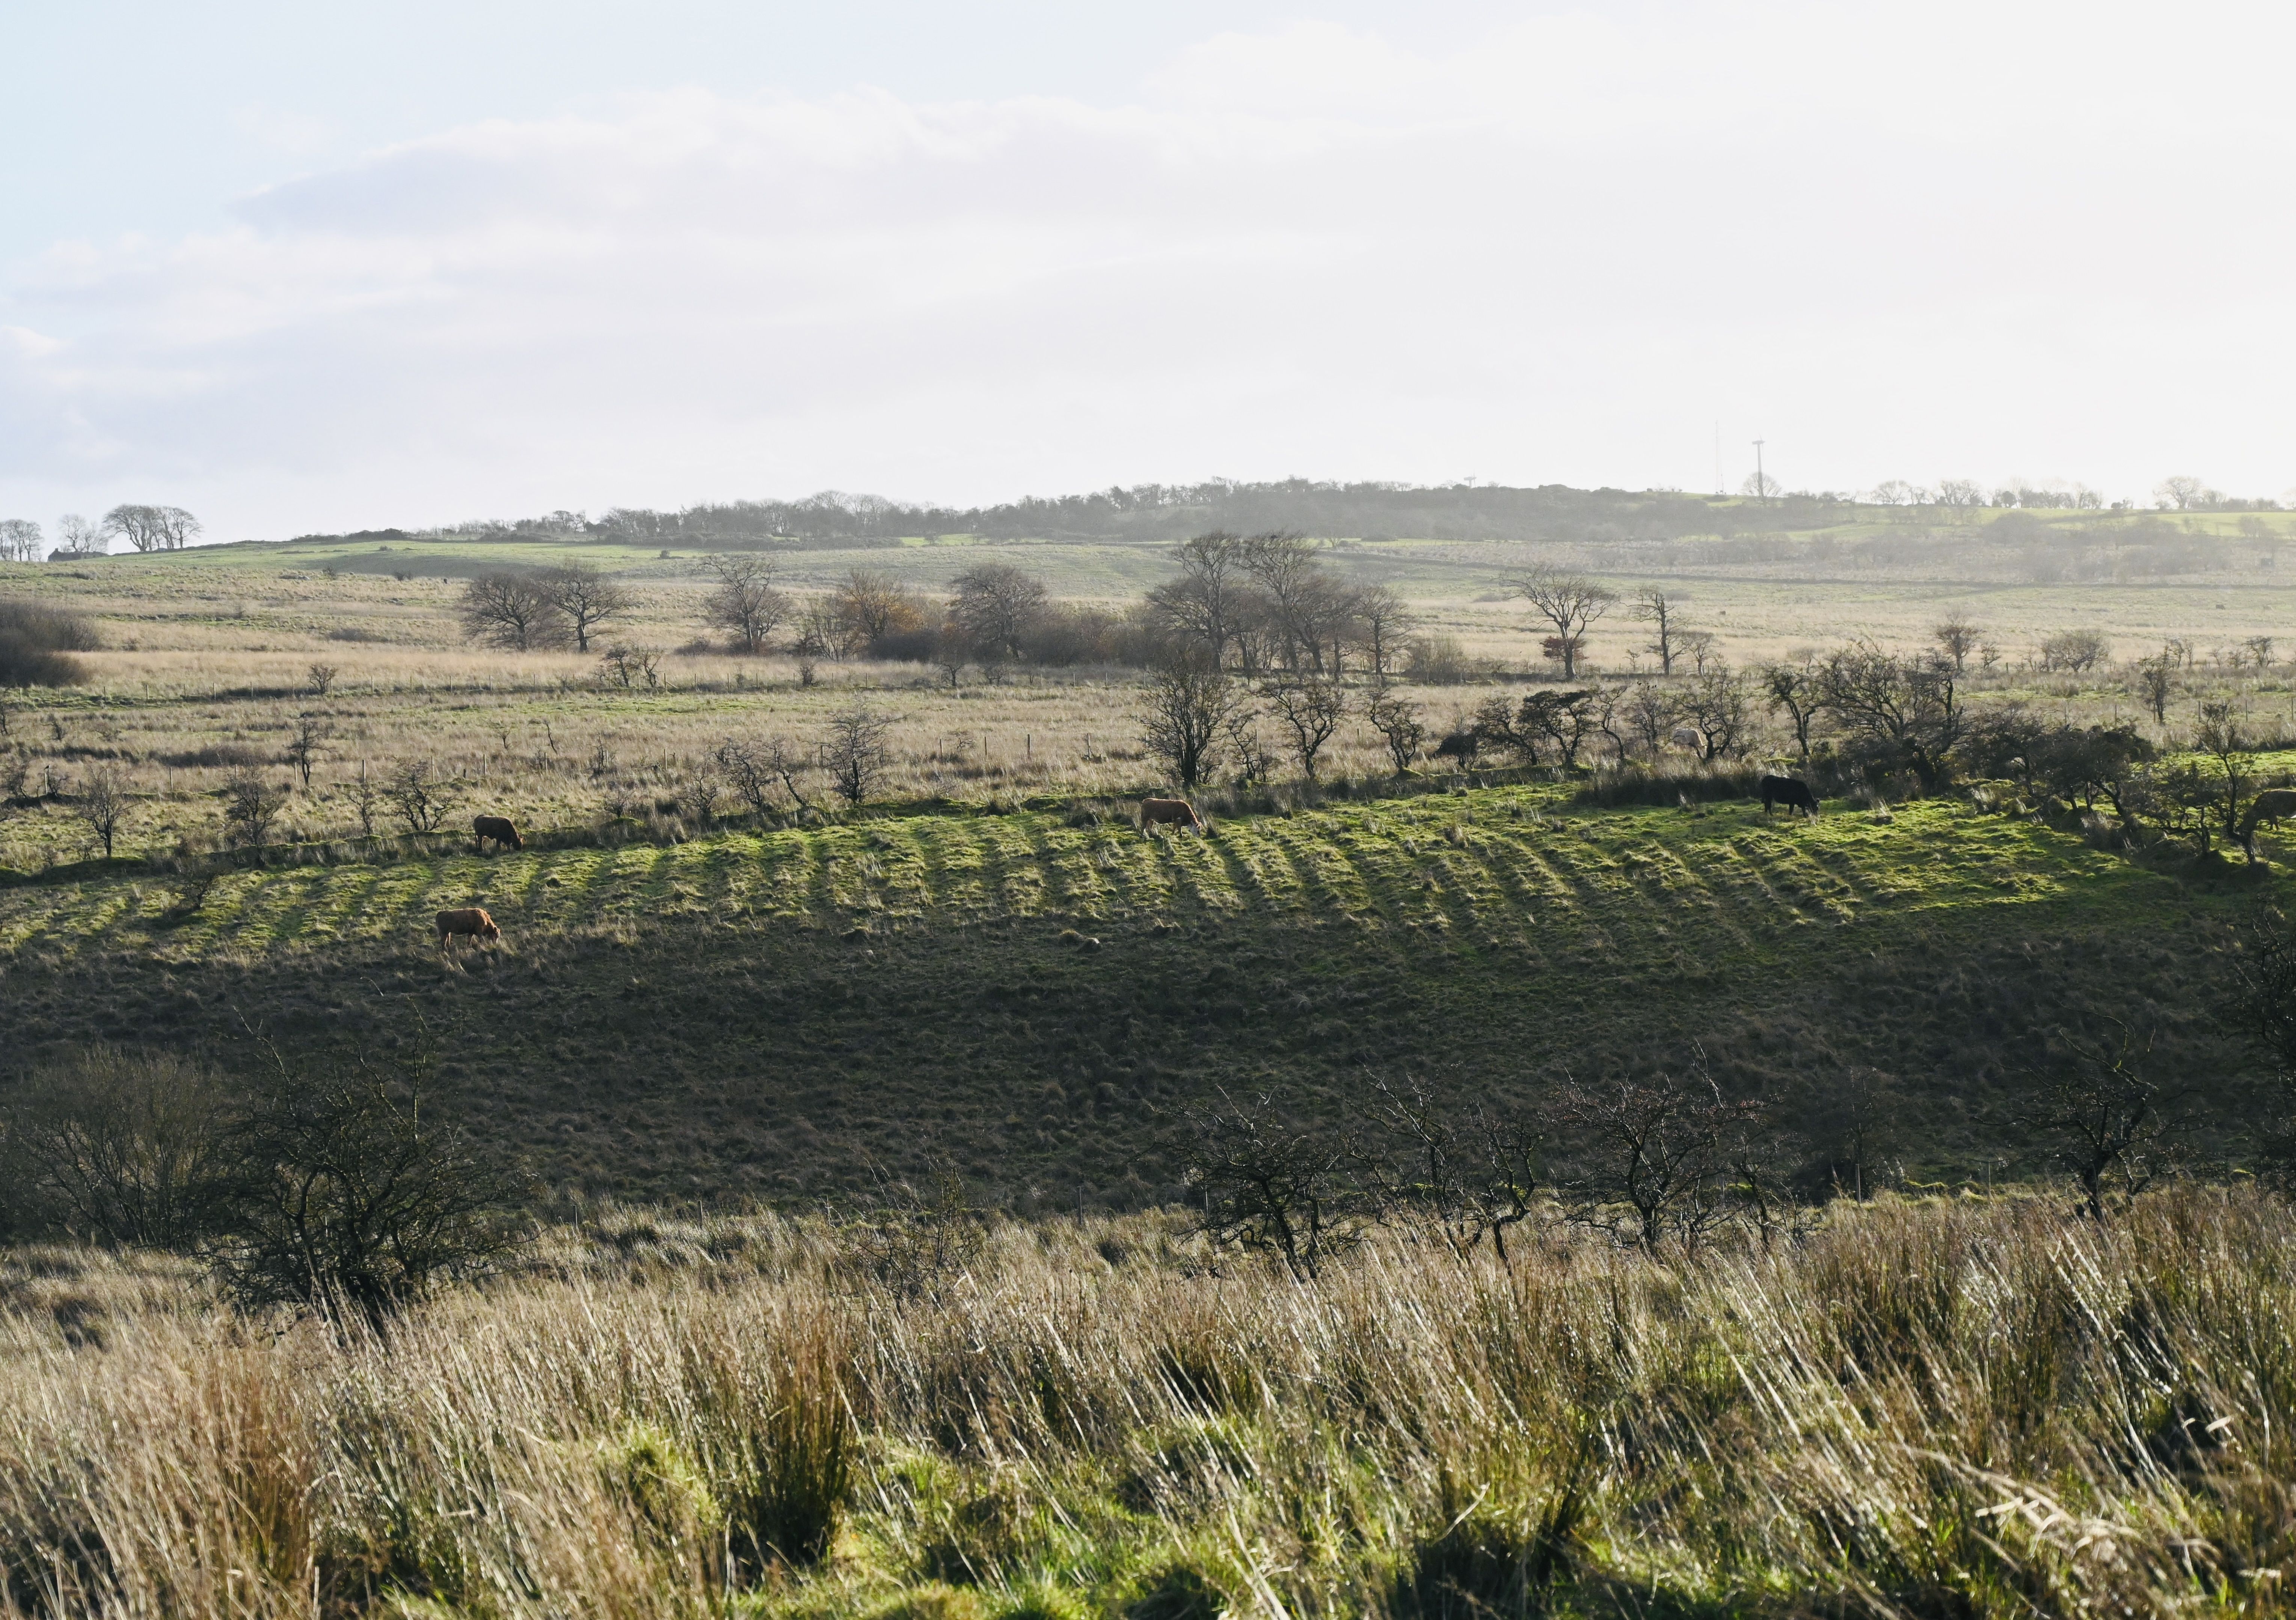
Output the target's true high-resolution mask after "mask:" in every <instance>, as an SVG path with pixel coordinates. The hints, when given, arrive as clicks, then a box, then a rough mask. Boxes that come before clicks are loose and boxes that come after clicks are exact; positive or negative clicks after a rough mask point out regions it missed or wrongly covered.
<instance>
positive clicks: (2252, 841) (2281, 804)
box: [2240, 788, 2296, 861]
mask: <svg viewBox="0 0 2296 1620" xmlns="http://www.w3.org/2000/svg"><path fill="white" fill-rule="evenodd" d="M2287 817H2296V788H2270V789H2267V790H2265V791H2264V792H2262V793H2259V794H2258V795H2257V796H2256V802H2255V803H2254V804H2252V805H2251V806H2249V807H2248V819H2247V820H2246V821H2245V822H2242V823H2241V829H2240V843H2241V847H2242V848H2243V849H2245V850H2246V851H2247V852H2248V858H2249V859H2250V860H2251V861H2252V860H2254V859H2256V830H2257V828H2258V827H2259V825H2260V824H2262V823H2263V822H2271V823H2272V824H2273V825H2274V826H2275V827H2278V826H2279V825H2280V823H2281V821H2282V820H2283V819H2284V818H2287Z"/></svg>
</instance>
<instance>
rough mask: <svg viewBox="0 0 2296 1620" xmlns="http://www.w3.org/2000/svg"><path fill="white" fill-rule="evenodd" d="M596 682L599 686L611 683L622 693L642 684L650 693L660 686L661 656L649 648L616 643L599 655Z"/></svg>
mask: <svg viewBox="0 0 2296 1620" xmlns="http://www.w3.org/2000/svg"><path fill="white" fill-rule="evenodd" d="M598 681H599V683H600V684H601V685H603V684H605V683H608V682H611V683H613V684H614V685H616V686H618V687H619V688H620V689H621V690H622V691H634V690H635V689H636V687H637V686H638V685H639V683H644V686H645V689H646V690H647V691H654V690H655V689H656V688H658V687H659V686H660V684H661V654H660V653H659V652H656V651H655V650H653V649H652V648H651V647H626V646H623V645H622V644H620V643H619V642H617V643H615V644H614V645H613V646H611V647H609V648H607V649H606V650H605V651H604V652H603V653H601V654H600V655H599V658H598Z"/></svg>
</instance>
